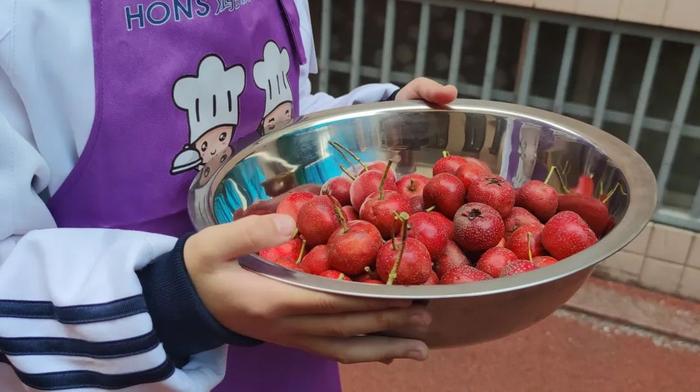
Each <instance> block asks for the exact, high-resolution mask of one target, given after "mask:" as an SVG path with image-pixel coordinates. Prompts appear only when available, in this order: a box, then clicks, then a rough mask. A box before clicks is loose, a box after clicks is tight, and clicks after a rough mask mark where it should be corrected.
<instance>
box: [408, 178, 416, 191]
mask: <svg viewBox="0 0 700 392" xmlns="http://www.w3.org/2000/svg"><path fill="white" fill-rule="evenodd" d="M408 190H409V191H411V192H414V191H415V190H416V182H415V181H413V179H411V180H408Z"/></svg>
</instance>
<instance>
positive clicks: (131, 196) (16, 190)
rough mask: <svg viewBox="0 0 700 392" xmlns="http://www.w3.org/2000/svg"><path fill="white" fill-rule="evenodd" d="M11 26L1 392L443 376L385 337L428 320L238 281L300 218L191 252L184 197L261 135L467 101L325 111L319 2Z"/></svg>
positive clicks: (46, 11)
mask: <svg viewBox="0 0 700 392" xmlns="http://www.w3.org/2000/svg"><path fill="white" fill-rule="evenodd" d="M0 10H2V11H1V12H0V213H1V214H0V385H2V388H0V389H2V390H3V391H16V390H24V389H26V388H27V387H29V388H35V389H52V390H63V389H79V388H97V389H119V388H133V390H149V389H154V390H177V391H204V390H211V389H212V388H215V386H216V385H217V384H220V383H221V384H220V386H219V389H220V390H236V391H334V390H339V388H340V387H339V382H338V372H337V365H336V362H335V361H337V360H339V361H341V362H344V363H355V362H368V361H382V362H387V363H388V362H390V361H391V360H393V359H395V358H412V359H416V360H422V359H425V357H426V355H427V347H426V346H425V344H424V343H423V342H420V341H416V340H411V339H399V338H388V337H380V336H374V335H373V334H374V333H377V332H381V331H386V330H400V329H401V328H407V327H417V328H425V327H426V326H427V325H428V324H429V322H430V316H429V314H427V313H426V312H425V310H423V309H422V308H419V307H413V306H411V304H409V303H405V302H403V301H379V300H367V299H354V298H346V297H341V296H333V295H327V294H323V293H317V292H313V291H309V290H303V289H299V288H295V287H291V286H289V285H285V284H282V283H277V282H274V281H272V280H270V279H266V278H263V277H260V276H258V275H256V274H252V273H249V272H247V271H244V270H243V269H242V268H240V267H239V266H238V264H236V263H235V262H234V260H235V258H236V257H237V256H239V255H242V254H246V253H250V252H254V251H257V250H259V249H262V248H265V247H270V246H275V245H278V244H280V243H282V242H284V241H285V240H287V239H288V238H289V237H290V235H291V233H292V231H293V229H294V225H295V223H294V221H293V220H291V218H288V217H286V216H280V215H275V214H273V215H268V216H257V217H256V216H253V217H248V218H244V219H240V220H237V221H236V222H234V223H231V224H226V225H218V226H213V227H210V228H208V229H206V230H203V231H201V232H199V233H197V234H194V235H191V236H189V235H188V234H187V233H189V232H191V231H192V226H191V223H190V221H189V219H188V215H187V210H186V208H187V205H186V195H187V190H188V187H189V186H190V184H191V183H192V181H193V180H194V178H195V175H196V174H197V173H198V172H199V171H210V170H211V168H212V167H214V168H215V167H216V166H217V162H221V161H222V160H225V159H226V157H227V156H230V154H231V153H233V151H232V150H231V147H230V146H231V144H233V142H234V141H236V140H239V139H241V138H244V137H246V136H248V135H251V134H254V133H255V132H259V133H261V134H264V133H270V132H274V131H276V130H278V129H279V128H281V127H283V126H284V125H285V124H286V123H287V122H289V121H290V120H291V119H292V118H294V117H296V116H299V115H301V114H305V113H309V112H313V111H318V110H322V109H327V108H331V107H338V106H344V105H351V104H354V103H360V102H372V101H380V100H386V99H393V98H396V99H425V100H428V101H432V102H434V103H438V104H445V103H449V102H450V101H452V100H453V99H454V98H455V96H456V91H455V89H454V87H451V86H441V85H439V84H437V83H435V82H432V81H429V80H427V79H417V80H415V81H413V82H411V83H409V84H408V85H406V86H405V87H404V88H402V89H401V90H399V91H397V90H396V87H394V86H392V85H384V84H382V85H368V86H363V87H360V88H358V89H356V90H354V91H352V92H351V93H349V94H348V95H345V96H343V97H339V98H333V97H330V96H328V95H326V94H322V93H319V94H311V91H310V89H311V85H310V82H309V79H308V76H309V73H310V72H316V69H317V66H316V62H315V57H314V48H313V39H312V36H311V26H310V20H309V11H308V5H307V3H306V1H303V0H297V1H294V0H279V1H273V0H247V1H245V0H241V1H232V0H216V1H215V0H130V1H124V0H110V1H102V0H90V1H88V0H75V1H69V2H67V1H59V0H43V1H28V0H22V1H18V0H0ZM263 342H265V343H263ZM227 355H228V361H227ZM222 380H223V381H222Z"/></svg>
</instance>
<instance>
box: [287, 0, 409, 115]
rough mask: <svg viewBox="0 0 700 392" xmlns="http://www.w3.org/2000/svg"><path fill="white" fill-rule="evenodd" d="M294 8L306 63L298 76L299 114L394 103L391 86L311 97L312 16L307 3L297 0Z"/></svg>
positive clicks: (313, 66) (314, 68)
mask: <svg viewBox="0 0 700 392" xmlns="http://www.w3.org/2000/svg"><path fill="white" fill-rule="evenodd" d="M296 5H297V10H298V11H299V19H300V26H301V36H302V41H303V45H304V51H305V54H306V59H307V61H306V64H304V65H302V66H301V71H300V73H299V97H300V98H299V99H300V105H299V112H300V114H302V115H303V114H308V113H313V112H317V111H321V110H326V109H333V108H338V107H343V106H350V105H354V104H360V103H370V102H379V101H384V100H389V99H393V96H394V95H395V93H396V91H397V90H398V87H397V86H396V85H393V84H390V83H372V84H366V85H363V86H359V87H357V88H355V89H353V90H352V91H350V92H349V93H347V94H345V95H342V96H340V97H333V96H331V95H329V94H327V93H325V92H317V93H312V92H311V81H310V80H309V75H310V74H315V73H318V63H317V61H316V50H315V47H314V37H313V32H312V29H311V15H310V12H309V4H308V1H307V0H296Z"/></svg>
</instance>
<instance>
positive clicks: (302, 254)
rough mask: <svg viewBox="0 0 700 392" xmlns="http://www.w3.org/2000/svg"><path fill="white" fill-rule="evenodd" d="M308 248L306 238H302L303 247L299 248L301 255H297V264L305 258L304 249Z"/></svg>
mask: <svg viewBox="0 0 700 392" xmlns="http://www.w3.org/2000/svg"><path fill="white" fill-rule="evenodd" d="M305 250H306V240H305V239H302V240H301V249H300V250H299V256H298V257H297V262H296V263H297V265H299V264H301V259H303V258H304V251H305Z"/></svg>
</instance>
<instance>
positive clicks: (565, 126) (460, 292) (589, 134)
mask: <svg viewBox="0 0 700 392" xmlns="http://www.w3.org/2000/svg"><path fill="white" fill-rule="evenodd" d="M425 111H457V112H468V113H480V114H487V115H489V114H490V115H494V116H510V117H517V118H520V119H526V120H530V121H533V122H535V123H539V124H542V125H549V126H551V127H553V128H555V129H557V130H558V131H563V132H566V133H568V134H570V135H571V136H573V137H577V138H580V139H583V140H584V141H585V142H587V143H590V144H591V145H592V146H593V147H595V148H596V149H598V150H599V151H600V152H601V153H603V154H604V155H605V156H606V157H607V158H608V159H609V160H610V161H611V163H612V166H614V167H616V168H617V169H619V170H620V172H621V173H622V175H623V177H624V180H625V181H626V183H627V187H628V192H627V193H628V195H629V196H628V197H629V204H628V206H627V211H626V213H625V214H624V216H623V217H622V219H621V220H620V222H618V223H617V225H616V226H615V228H614V229H613V230H612V231H611V232H610V233H608V234H607V235H606V236H605V237H603V238H602V239H601V240H600V241H599V242H598V243H596V244H595V245H594V246H592V247H590V248H588V249H586V250H584V251H582V252H579V253H577V254H575V255H573V256H571V257H568V258H566V259H564V260H561V261H559V262H558V263H556V264H554V265H552V266H549V267H547V268H543V269H538V270H535V271H531V272H528V273H525V274H520V275H515V276H511V277H507V278H498V279H492V280H487V281H480V282H472V283H463V284H452V285H434V286H382V285H371V284H363V283H356V282H347V281H335V280H331V279H327V278H323V277H319V276H315V275H310V274H306V273H303V272H296V271H290V270H287V269H285V268H282V267H280V266H278V265H276V264H273V263H270V262H268V261H266V260H264V259H262V258H260V257H259V256H257V255H255V254H251V255H246V256H244V257H241V258H239V262H240V263H241V265H243V266H244V267H245V268H247V269H249V270H252V271H255V272H258V273H260V274H262V275H265V276H267V277H269V278H272V279H275V280H278V281H282V282H285V283H289V284H292V285H295V286H299V287H304V288H309V289H313V290H317V291H323V292H328V293H334V294H343V295H352V296H359V297H371V298H404V299H440V298H462V297H474V296H484V295H491V294H498V293H505V292H510V291H517V290H522V289H526V288H528V287H532V286H537V285H542V284H545V283H548V282H551V281H554V280H558V279H561V278H563V277H565V276H569V275H572V274H575V273H577V272H579V271H581V270H584V269H587V268H592V267H593V266H595V265H596V264H597V263H599V262H601V261H603V260H605V259H606V258H607V257H609V256H611V255H612V254H614V253H616V252H617V251H619V250H620V249H622V248H623V247H624V246H626V245H627V244H628V243H629V242H631V241H632V240H633V239H634V238H636V237H637V236H638V235H639V233H641V231H642V230H643V229H644V226H645V225H646V223H647V222H648V221H649V220H650V219H651V217H652V215H653V213H654V210H655V208H656V204H657V195H656V179H655V177H654V174H653V172H652V170H651V168H650V167H649V165H648V164H647V163H646V161H645V160H644V159H643V158H642V157H641V156H640V155H639V154H638V153H637V152H636V151H635V150H634V149H632V148H631V147H630V146H629V145H627V144H626V143H624V142H622V141H621V140H619V139H617V138H615V137H614V136H612V135H610V134H608V133H607V132H605V131H603V130H601V129H598V128H596V127H594V126H592V125H589V124H586V123H584V122H581V121H579V120H576V119H573V118H570V117H566V116H563V115H560V114H557V113H553V112H548V111H545V110H541V109H536V108H532V107H527V106H522V105H516V104H510V103H503V102H493V101H483V100H473V99H458V100H456V101H454V102H453V103H452V104H450V105H446V106H434V105H431V104H428V103H425V102H423V101H402V102H398V101H392V102H379V103H370V104H358V105H354V106H350V107H344V108H339V109H331V110H327V111H323V112H317V113H314V114H310V115H306V116H302V117H300V118H299V119H297V121H295V122H294V123H292V124H291V125H289V126H288V127H287V128H285V129H283V130H280V131H278V132H275V133H273V134H270V135H266V136H264V137H262V138H260V139H259V140H257V141H256V142H254V143H252V144H251V145H249V146H248V147H246V148H244V149H243V150H241V151H240V152H238V153H237V154H235V155H234V157H232V159H231V161H230V162H229V163H228V164H227V165H226V167H235V165H236V164H237V163H239V162H241V161H242V160H243V159H245V158H247V157H249V156H250V155H252V154H254V153H255V152H256V151H257V150H258V148H259V147H260V146H262V145H265V144H267V143H271V142H273V141H275V140H277V139H278V138H280V137H283V136H286V135H289V134H291V133H293V132H296V131H298V130H300V129H305V128H312V127H319V126H323V125H324V124H328V123H332V122H336V121H339V120H343V119H349V118H357V117H366V116H371V115H374V114H379V113H388V112H425ZM226 174H227V172H224V171H221V170H220V171H219V172H217V173H215V174H214V178H213V179H212V181H211V182H210V183H209V187H210V188H209V190H208V192H207V198H208V205H209V206H211V205H213V198H214V192H215V190H216V188H217V186H218V184H219V183H220V182H221V181H222V180H223V179H224V177H225V176H226ZM195 182H196V180H195ZM193 184H194V183H193ZM193 186H194V185H193ZM192 197H193V192H192V191H190V198H192ZM190 205H191V203H190ZM197 229H202V227H197Z"/></svg>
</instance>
